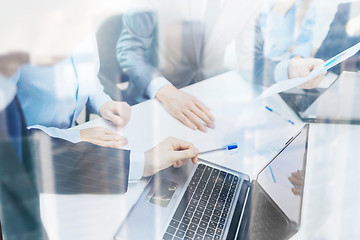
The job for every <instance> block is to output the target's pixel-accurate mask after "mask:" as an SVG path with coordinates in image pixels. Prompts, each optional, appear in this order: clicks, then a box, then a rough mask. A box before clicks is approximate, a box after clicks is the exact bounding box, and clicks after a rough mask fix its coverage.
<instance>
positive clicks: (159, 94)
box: [155, 84, 177, 102]
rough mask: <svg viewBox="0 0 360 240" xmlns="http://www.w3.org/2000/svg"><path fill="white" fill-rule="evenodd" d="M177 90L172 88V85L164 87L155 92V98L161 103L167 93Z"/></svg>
mask: <svg viewBox="0 0 360 240" xmlns="http://www.w3.org/2000/svg"><path fill="white" fill-rule="evenodd" d="M174 90H177V89H176V87H174V86H173V85H170V84H169V85H166V86H163V87H161V88H160V89H159V90H158V91H157V92H156V95H155V97H156V98H157V99H158V100H159V101H160V102H162V101H163V99H164V98H166V97H167V95H168V94H169V92H171V91H174Z"/></svg>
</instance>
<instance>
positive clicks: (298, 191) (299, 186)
mask: <svg viewBox="0 0 360 240" xmlns="http://www.w3.org/2000/svg"><path fill="white" fill-rule="evenodd" d="M289 181H290V182H291V184H292V185H294V187H293V188H292V189H291V191H292V192H293V193H294V194H295V195H299V196H301V195H302V191H303V187H304V184H303V182H304V176H303V172H302V171H299V170H298V171H297V172H293V173H291V176H290V177H289Z"/></svg>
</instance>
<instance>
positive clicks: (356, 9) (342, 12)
mask: <svg viewBox="0 0 360 240" xmlns="http://www.w3.org/2000/svg"><path fill="white" fill-rule="evenodd" d="M358 42H360V2H359V1H354V2H348V3H341V4H339V6H338V9H337V12H336V15H335V17H334V20H333V21H332V23H331V25H330V28H329V31H328V33H327V35H326V37H325V39H324V41H323V42H322V44H321V46H320V48H319V49H318V51H317V52H316V55H315V57H318V58H322V59H324V60H328V59H330V58H332V57H333V56H335V55H337V54H338V53H340V52H342V51H344V50H346V49H348V48H349V47H351V46H353V45H355V44H357V43H358ZM359 68H360V53H357V54H355V55H354V56H353V57H351V58H349V59H347V60H345V61H344V62H342V63H341V64H339V65H337V66H334V67H333V68H332V69H330V70H329V71H331V72H333V73H335V74H338V75H340V74H341V72H342V71H357V70H359Z"/></svg>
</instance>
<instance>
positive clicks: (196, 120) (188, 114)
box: [184, 110, 207, 132]
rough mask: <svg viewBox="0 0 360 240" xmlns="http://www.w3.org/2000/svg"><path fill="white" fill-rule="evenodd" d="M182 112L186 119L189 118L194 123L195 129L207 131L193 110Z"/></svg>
mask: <svg viewBox="0 0 360 240" xmlns="http://www.w3.org/2000/svg"><path fill="white" fill-rule="evenodd" d="M184 114H185V116H186V117H187V118H188V119H190V121H191V122H192V123H194V124H195V125H196V127H197V129H199V130H200V131H202V132H207V128H206V126H205V125H204V124H203V123H202V121H201V120H200V119H199V118H198V117H197V116H196V115H195V114H194V113H193V112H191V111H190V110H186V111H185V112H184Z"/></svg>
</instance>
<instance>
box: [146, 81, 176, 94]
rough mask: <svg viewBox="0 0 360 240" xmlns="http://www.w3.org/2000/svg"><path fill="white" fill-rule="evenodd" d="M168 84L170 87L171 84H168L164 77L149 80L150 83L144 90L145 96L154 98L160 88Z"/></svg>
mask: <svg viewBox="0 0 360 240" xmlns="http://www.w3.org/2000/svg"><path fill="white" fill-rule="evenodd" d="M169 84H170V85H172V84H171V82H169V81H168V80H167V79H166V78H164V77H158V78H154V79H153V80H151V82H150V83H149V84H148V86H147V88H146V95H147V96H148V97H149V98H154V97H155V95H156V93H157V92H158V91H159V89H160V88H162V87H163V86H166V85H169Z"/></svg>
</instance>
